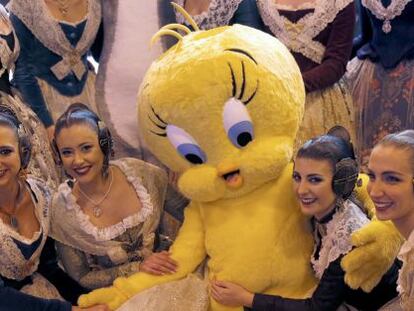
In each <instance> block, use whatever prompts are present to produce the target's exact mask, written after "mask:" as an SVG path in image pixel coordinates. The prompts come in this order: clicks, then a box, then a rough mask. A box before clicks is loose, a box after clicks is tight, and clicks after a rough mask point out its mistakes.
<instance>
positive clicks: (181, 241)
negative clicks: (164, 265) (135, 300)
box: [79, 203, 206, 310]
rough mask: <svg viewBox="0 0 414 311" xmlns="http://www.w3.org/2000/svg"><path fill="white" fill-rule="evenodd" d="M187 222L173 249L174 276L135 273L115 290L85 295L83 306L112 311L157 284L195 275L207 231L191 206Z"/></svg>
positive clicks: (119, 282)
mask: <svg viewBox="0 0 414 311" xmlns="http://www.w3.org/2000/svg"><path fill="white" fill-rule="evenodd" d="M184 216H185V218H184V223H183V225H182V227H181V229H180V232H179V234H178V236H177V239H176V240H175V242H174V244H173V245H172V247H171V257H172V258H173V259H174V260H176V261H177V263H178V270H177V272H176V273H174V274H170V275H164V276H154V275H149V274H146V273H142V272H141V273H136V274H134V275H132V276H130V277H128V278H118V279H116V280H115V282H114V285H113V286H112V287H107V288H101V289H97V290H94V291H93V292H91V293H89V294H87V295H82V296H81V297H80V298H79V306H80V307H83V308H85V307H90V306H93V305H96V304H106V305H108V307H109V308H110V309H111V310H115V309H117V308H118V307H120V306H121V305H122V304H123V303H124V302H125V301H126V300H128V299H129V298H131V297H132V296H134V295H135V294H136V293H138V292H141V291H143V290H144V289H147V288H150V287H152V286H154V285H157V284H161V283H165V282H169V281H173V280H177V279H180V278H183V277H185V276H186V275H188V274H189V273H191V272H193V271H194V270H195V269H196V268H197V266H198V265H199V264H200V263H201V262H202V261H203V260H204V258H205V257H206V251H205V247H204V229H203V223H202V220H201V216H200V210H199V207H198V206H197V205H196V204H194V203H192V204H191V205H190V206H188V207H187V208H186V209H185V215H184Z"/></svg>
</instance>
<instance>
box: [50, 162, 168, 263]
mask: <svg viewBox="0 0 414 311" xmlns="http://www.w3.org/2000/svg"><path fill="white" fill-rule="evenodd" d="M144 163H145V162H143V161H140V160H137V159H131V158H123V159H120V160H117V161H112V162H111V165H115V166H117V167H118V168H119V169H121V171H122V172H123V173H124V175H125V177H126V178H127V180H128V182H130V183H131V184H132V185H133V187H134V188H135V191H136V193H137V195H138V198H139V200H140V202H141V205H142V207H141V209H140V210H139V212H138V213H136V214H134V215H131V216H128V217H126V218H124V219H123V220H122V221H121V222H119V223H117V224H115V225H112V226H109V227H106V228H97V227H96V226H94V225H93V224H92V223H91V221H90V219H89V216H88V215H86V214H85V213H84V212H83V211H82V209H81V207H80V206H79V205H78V204H77V203H76V198H75V196H74V195H73V194H72V189H71V188H70V187H69V185H68V184H67V183H66V182H65V183H62V184H61V185H60V186H59V187H58V191H57V193H56V194H55V195H54V197H53V203H52V221H51V223H52V225H51V232H50V235H51V236H52V237H53V238H54V239H56V240H57V241H59V242H61V243H63V244H65V245H68V246H71V247H73V248H75V249H79V250H81V251H83V252H85V253H87V254H91V255H97V256H108V257H109V258H110V259H111V261H112V262H113V263H115V264H121V263H124V262H126V261H127V260H128V255H127V253H126V252H125V250H124V249H123V248H122V244H123V243H122V242H119V241H115V240H114V239H115V238H116V237H118V236H120V235H121V234H123V233H124V232H125V231H126V230H128V229H129V228H132V227H135V226H137V225H139V224H142V223H143V229H142V231H144V232H143V245H144V246H146V245H148V244H150V243H151V242H153V240H154V233H153V232H147V231H149V228H152V226H153V224H154V221H155V222H157V223H158V221H159V217H160V212H161V210H162V206H159V204H158V200H157V199H156V198H155V197H151V195H154V196H155V195H156V194H152V193H149V190H148V189H147V188H146V187H145V186H144V185H145V182H143V178H145V176H141V175H140V169H139V166H142V165H150V164H146V163H145V164H144ZM149 178H152V179H153V180H154V178H153V176H148V179H149ZM157 186H159V187H162V186H163V185H162V184H161V183H160V184H159V185H157ZM165 187H166V186H165ZM153 201H156V206H155V208H154V204H153ZM163 201H164V198H162V202H163Z"/></svg>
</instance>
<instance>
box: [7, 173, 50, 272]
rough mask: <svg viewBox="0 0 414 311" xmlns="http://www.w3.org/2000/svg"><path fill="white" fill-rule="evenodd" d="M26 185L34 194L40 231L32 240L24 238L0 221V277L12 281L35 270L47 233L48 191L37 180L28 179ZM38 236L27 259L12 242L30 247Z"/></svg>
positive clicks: (48, 218)
mask: <svg viewBox="0 0 414 311" xmlns="http://www.w3.org/2000/svg"><path fill="white" fill-rule="evenodd" d="M27 184H28V186H27V188H28V189H29V191H30V192H32V191H33V194H34V195H33V194H32V201H33V203H34V205H35V215H36V218H37V220H38V221H39V224H40V230H39V231H38V232H36V233H35V234H34V235H33V237H32V238H26V237H23V236H21V235H20V234H19V233H18V232H16V231H15V230H13V229H12V228H10V227H9V226H7V225H5V224H4V223H3V222H1V221H0V253H1V254H2V256H0V275H2V276H4V277H6V278H9V279H13V280H22V279H24V278H25V277H27V276H29V275H32V274H33V273H34V272H35V271H36V270H37V266H38V264H39V258H40V253H41V251H42V249H43V246H44V244H45V242H46V239H47V235H48V232H49V220H50V215H49V207H50V203H51V195H50V191H49V190H48V188H47V187H46V186H45V184H44V183H43V182H42V181H41V180H40V179H37V178H32V177H30V178H28V179H27ZM40 236H42V239H41V243H40V244H39V246H38V248H37V249H36V251H35V252H34V253H33V254H32V255H31V257H30V258H29V259H25V257H24V255H23V254H22V252H21V250H20V249H19V247H18V246H17V245H16V243H15V242H14V240H17V241H20V242H22V243H24V244H27V245H30V244H32V243H33V242H35V241H37V240H39V238H40Z"/></svg>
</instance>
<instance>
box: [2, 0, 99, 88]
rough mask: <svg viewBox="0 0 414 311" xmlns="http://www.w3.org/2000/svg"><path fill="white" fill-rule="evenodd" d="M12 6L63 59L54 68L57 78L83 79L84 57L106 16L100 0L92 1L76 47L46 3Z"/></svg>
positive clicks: (21, 1)
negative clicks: (70, 75)
mask: <svg viewBox="0 0 414 311" xmlns="http://www.w3.org/2000/svg"><path fill="white" fill-rule="evenodd" d="M8 7H9V9H10V11H11V12H12V13H13V14H15V15H16V16H17V17H18V18H19V19H20V20H21V21H22V22H23V23H24V24H25V26H26V27H27V28H29V29H30V31H31V32H32V33H33V35H34V36H35V37H36V38H37V39H38V40H39V41H40V42H41V43H42V44H43V45H44V46H45V47H46V48H48V49H49V50H50V51H52V52H53V53H55V54H57V55H60V56H61V57H62V60H61V61H60V62H58V63H57V64H55V65H54V66H52V67H51V71H52V72H53V74H54V75H55V76H56V78H57V79H59V80H62V79H64V78H65V77H66V76H67V75H68V74H70V73H71V72H73V73H74V74H75V76H76V77H77V78H78V79H79V80H80V79H82V76H83V74H84V73H85V72H86V68H85V65H84V64H83V63H82V59H81V57H82V56H83V55H85V53H86V52H87V51H88V49H89V47H90V46H91V45H92V43H93V41H94V40H95V37H96V34H97V32H98V29H99V24H100V22H101V16H102V12H101V2H100V0H89V1H88V13H87V17H86V18H87V21H86V25H85V30H84V31H83V34H82V37H81V39H80V40H79V42H78V43H77V45H76V47H73V46H72V45H71V44H70V42H69V40H68V39H67V37H66V35H65V33H64V31H63V29H62V27H61V26H60V25H59V22H58V21H57V20H56V19H54V18H53V17H52V16H51V15H50V13H49V11H48V8H47V6H46V4H45V3H44V0H37V1H33V0H19V1H16V0H12V1H11V2H10V4H9V6H8Z"/></svg>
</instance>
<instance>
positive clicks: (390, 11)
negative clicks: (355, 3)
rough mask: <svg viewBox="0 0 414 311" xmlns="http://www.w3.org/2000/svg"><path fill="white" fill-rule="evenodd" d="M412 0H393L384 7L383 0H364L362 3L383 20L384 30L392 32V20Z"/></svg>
mask: <svg viewBox="0 0 414 311" xmlns="http://www.w3.org/2000/svg"><path fill="white" fill-rule="evenodd" d="M410 1H411V0H391V3H390V5H389V6H387V7H384V5H383V4H382V2H381V0H362V1H361V4H362V5H363V6H364V7H366V8H367V9H368V10H369V11H371V13H372V14H374V15H375V17H376V18H378V19H379V20H383V21H384V22H383V24H382V31H383V32H385V33H390V32H391V30H392V27H391V21H392V20H393V19H394V18H396V17H397V16H400V15H401V13H402V12H403V11H404V9H405V6H406V5H407V4H408V2H410Z"/></svg>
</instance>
